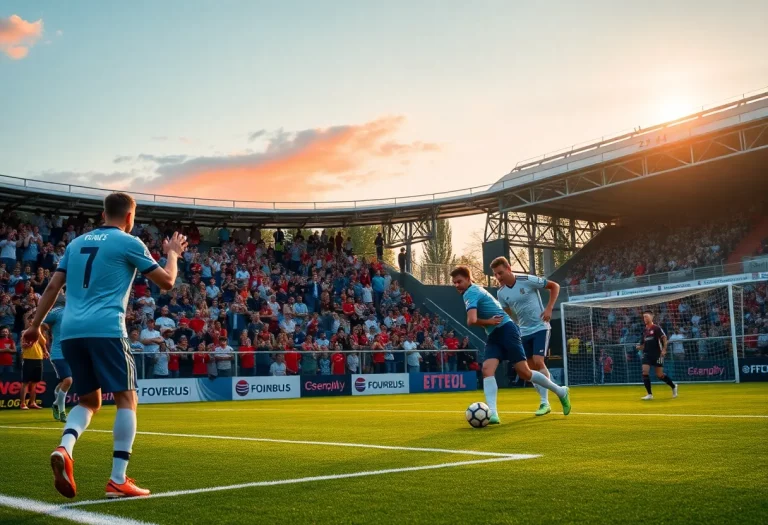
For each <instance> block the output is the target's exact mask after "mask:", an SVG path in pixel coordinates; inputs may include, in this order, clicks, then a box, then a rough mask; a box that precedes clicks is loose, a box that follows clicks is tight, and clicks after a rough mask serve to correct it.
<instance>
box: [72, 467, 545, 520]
mask: <svg viewBox="0 0 768 525" xmlns="http://www.w3.org/2000/svg"><path fill="white" fill-rule="evenodd" d="M537 457H540V456H539V455H530V454H510V455H508V456H506V457H498V458H490V459H474V460H470V461H456V462H453V463H440V464H437V465H423V466H419V467H402V468H391V469H383V470H367V471H363V472H350V473H348V474H329V475H325V476H310V477H304V478H294V479H281V480H273V481H253V482H250V483H238V484H236V485H222V486H219V487H206V488H201V489H191V490H174V491H170V492H159V493H157V494H151V495H149V496H147V497H145V498H121V499H103V500H86V501H79V502H77V503H70V504H67V505H64V506H63V508H71V507H80V506H85V505H100V504H104V503H114V502H118V501H136V500H137V499H139V500H145V499H153V498H170V497H175V496H188V495H193V494H204V493H207V492H220V491H225V490H238V489H246V488H252V487H274V486H278V485H292V484H295V483H311V482H314V481H334V480H337V479H348V478H362V477H366V476H381V475H384V474H398V473H401V472H417V471H422V470H437V469H443V468H452V467H463V466H468V465H482V464H485V463H500V462H503V461H518V460H522V459H534V458H537Z"/></svg>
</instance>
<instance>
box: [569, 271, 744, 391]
mask: <svg viewBox="0 0 768 525" xmlns="http://www.w3.org/2000/svg"><path fill="white" fill-rule="evenodd" d="M743 293H744V292H743V289H742V288H741V287H737V286H731V287H729V286H716V287H712V288H703V289H696V290H687V291H683V292H674V293H664V294H658V295H650V296H643V297H615V298H604V299H598V300H587V301H579V302H573V301H571V302H568V303H564V304H563V305H562V307H561V308H562V310H561V313H562V322H563V327H564V348H565V351H564V358H565V375H566V382H567V384H569V385H599V384H631V383H641V382H642V373H641V370H642V363H641V361H642V350H638V349H637V345H638V344H640V341H641V340H642V333H643V312H644V311H651V312H653V314H654V322H655V323H656V324H658V325H659V326H661V328H662V329H663V330H664V333H665V334H666V335H667V339H668V340H669V343H668V346H667V355H666V358H665V360H664V369H665V371H666V373H667V375H669V376H670V377H672V379H673V380H674V381H676V382H699V381H735V380H737V379H738V371H737V370H736V368H737V366H734V364H735V359H736V355H735V352H734V348H736V350H737V351H738V348H739V342H741V341H743V330H744V324H743V323H744V321H743ZM651 378H652V379H655V374H653V373H651Z"/></svg>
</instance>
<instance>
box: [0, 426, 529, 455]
mask: <svg viewBox="0 0 768 525" xmlns="http://www.w3.org/2000/svg"><path fill="white" fill-rule="evenodd" d="M0 428H7V429H15V430H58V431H59V432H61V429H62V427H31V426H14V425H0ZM86 432H88V433H90V432H96V433H100V434H111V433H112V431H111V430H91V429H88V430H87V431H86ZM136 435H141V436H163V437H177V438H189V439H220V440H228V441H255V442H257V443H279V444H286V445H310V446H320V447H350V448H367V449H376V450H402V451H405V452H426V453H433V454H461V455H465V456H490V457H494V458H504V459H531V458H535V457H538V456H536V455H531V454H511V453H506V452H485V451H481V450H454V449H450V448H422V447H401V446H397V445H371V444H367V443H343V442H338V443H337V442H332V441H304V440H295V439H273V438H256V437H248V436H216V435H208V434H178V433H174V432H148V431H138V432H136Z"/></svg>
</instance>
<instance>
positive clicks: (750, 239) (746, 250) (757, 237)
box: [726, 217, 768, 264]
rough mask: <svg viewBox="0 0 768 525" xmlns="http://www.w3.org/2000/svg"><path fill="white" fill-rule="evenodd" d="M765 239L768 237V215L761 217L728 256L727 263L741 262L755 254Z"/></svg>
mask: <svg viewBox="0 0 768 525" xmlns="http://www.w3.org/2000/svg"><path fill="white" fill-rule="evenodd" d="M763 239H768V217H760V218H758V219H757V221H756V222H755V226H754V228H752V231H750V232H749V233H748V234H747V235H746V236H745V237H744V238H743V239H742V240H741V242H739V244H737V245H736V248H735V249H734V250H733V252H731V254H730V255H729V256H728V260H727V261H726V263H728V264H732V263H740V262H741V260H742V258H744V257H750V256H751V255H754V253H755V250H757V249H758V248H759V247H760V243H761V242H762V241H763Z"/></svg>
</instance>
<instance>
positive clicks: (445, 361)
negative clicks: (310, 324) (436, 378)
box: [133, 348, 479, 379]
mask: <svg viewBox="0 0 768 525" xmlns="http://www.w3.org/2000/svg"><path fill="white" fill-rule="evenodd" d="M232 350H233V352H232V353H231V354H224V353H215V352H203V353H204V354H205V355H207V356H209V357H210V358H211V361H210V362H214V358H215V357H220V356H225V355H227V356H231V357H232V358H233V359H232V361H231V369H230V372H231V373H230V374H229V375H230V376H232V377H236V376H241V375H253V376H261V377H265V376H269V375H270V374H269V366H271V364H272V362H273V360H272V358H271V356H273V355H275V354H283V355H285V354H289V353H297V354H298V355H299V364H301V360H302V359H301V358H302V356H304V355H306V354H307V353H308V352H304V351H302V350H268V351H264V350H257V351H255V352H240V351H238V350H237V349H236V348H232ZM414 352H418V353H419V354H420V355H421V358H422V361H421V362H420V366H419V370H418V371H419V372H434V373H449V372H457V371H471V370H472V369H470V368H469V363H466V362H460V361H459V358H460V356H459V354H461V353H469V354H473V355H474V360H473V361H472V362H475V363H477V357H478V350H477V349H474V348H472V349H461V350H423V349H418V350H415V351H414ZM199 353H200V352H134V353H133V358H134V361H135V363H136V376H137V377H136V378H137V379H153V378H154V377H155V374H154V367H155V363H156V361H157V358H158V357H159V356H161V355H162V354H166V355H168V356H170V355H178V356H181V359H183V360H184V362H185V364H184V365H182V363H181V362H180V363H179V365H180V368H183V369H184V372H185V373H184V374H182V373H181V370H180V371H179V372H180V374H179V375H178V377H179V378H190V377H196V376H193V375H192V368H191V363H192V358H193V356H194V355H195V354H199ZM313 353H314V354H315V356H316V360H319V355H320V354H328V356H329V357H330V356H331V355H333V354H343V355H344V370H345V372H344V373H358V374H362V373H367V374H387V373H409V372H412V371H415V370H409V367H408V364H407V363H408V361H407V358H408V356H407V354H410V353H412V351H406V350H328V351H317V352H313ZM387 353H390V354H393V356H394V357H395V359H394V360H390V361H389V362H390V363H392V365H389V366H390V367H391V368H387V365H386V364H385V365H384V369H383V371H382V372H375V371H374V370H375V368H374V363H373V354H387ZM450 353H452V354H453V356H452V357H449V356H448V355H447V354H450ZM349 354H357V355H358V356H359V357H360V364H359V367H358V370H357V372H350V371H349V370H348V367H347V356H348V355H349ZM428 354H432V355H433V356H434V358H435V362H434V365H435V366H434V368H433V367H431V366H428V363H427V360H426V359H425V357H429V356H428ZM245 356H249V359H250V358H253V359H254V361H255V365H256V366H254V367H248V368H245V367H243V366H242V359H243V357H245ZM259 356H261V357H268V358H269V360H270V363H269V365H267V364H266V363H264V364H263V365H262V366H259V363H258V357H259ZM385 363H386V361H385ZM316 364H317V373H316V374H312V375H318V376H320V375H322V374H321V373H320V367H319V364H318V363H317V362H316ZM478 364H479V363H478ZM265 366H266V369H265V368H264V367H265ZM265 370H266V373H263V372H264V371H265ZM211 371H212V370H211ZM257 371H260V372H262V373H258V374H257V373H256V372H257ZM217 375H218V374H213V373H211V374H210V376H217ZM301 375H305V374H301ZM206 376H209V374H207V373H206V374H200V375H199V377H206ZM162 377H163V378H166V376H162ZM167 377H168V378H170V377H172V376H171V375H169V376H167Z"/></svg>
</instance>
